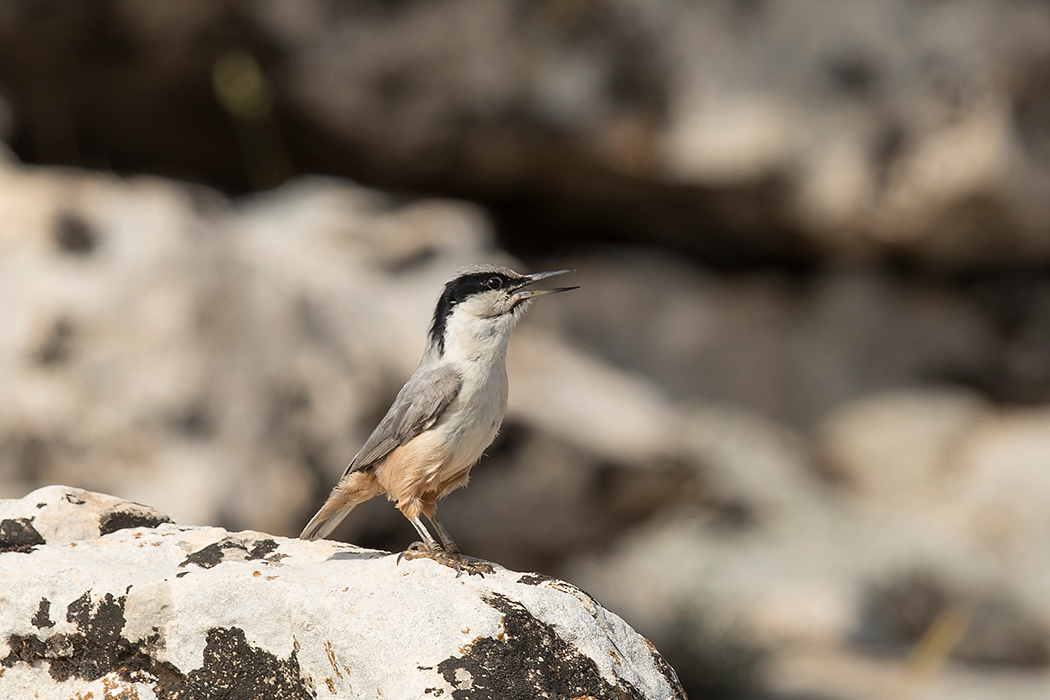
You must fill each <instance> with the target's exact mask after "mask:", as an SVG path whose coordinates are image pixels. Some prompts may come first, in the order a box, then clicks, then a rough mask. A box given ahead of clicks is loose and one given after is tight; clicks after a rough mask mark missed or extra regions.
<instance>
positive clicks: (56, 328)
mask: <svg viewBox="0 0 1050 700" xmlns="http://www.w3.org/2000/svg"><path fill="white" fill-rule="evenodd" d="M73 336H74V329H73V323H72V322H71V321H70V320H69V319H68V318H60V319H58V320H57V321H55V323H54V325H53V326H51V332H50V333H49V334H48V336H47V340H45V341H44V343H43V345H41V346H40V347H39V348H38V349H37V351H36V361H37V363H38V364H41V365H44V366H45V367H47V366H56V365H61V364H65V363H66V362H67V361H68V360H69V358H70V357H71V356H72V354H73Z"/></svg>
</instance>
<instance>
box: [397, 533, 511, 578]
mask: <svg viewBox="0 0 1050 700" xmlns="http://www.w3.org/2000/svg"><path fill="white" fill-rule="evenodd" d="M402 559H407V560H408V561H412V560H413V559H433V560H434V561H436V562H437V563H439V564H443V565H445V566H447V567H448V568H450V569H453V570H454V571H455V572H456V578H459V577H460V576H461V575H462V574H463V572H464V571H465V572H466V573H467V574H469V575H471V576H480V577H482V578H485V574H491V573H492V565H491V564H489V563H488V562H485V561H481V560H480V559H473V558H470V557H465V556H463V555H462V554H460V553H459V552H450V551H448V550H445V549H442V548H441V547H429V546H427V545H426V544H424V543H423V542H413V543H412V544H410V545H409V546H408V548H407V549H405V551H403V552H401V553H400V554H398V555H397V563H398V564H400V563H401V560H402Z"/></svg>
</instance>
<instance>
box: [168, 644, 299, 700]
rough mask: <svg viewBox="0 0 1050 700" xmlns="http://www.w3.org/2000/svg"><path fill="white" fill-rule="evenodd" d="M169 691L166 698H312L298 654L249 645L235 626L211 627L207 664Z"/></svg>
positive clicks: (295, 699) (277, 699) (292, 699)
mask: <svg viewBox="0 0 1050 700" xmlns="http://www.w3.org/2000/svg"><path fill="white" fill-rule="evenodd" d="M171 690H172V692H168V693H165V694H161V693H159V692H158V693H157V697H158V698H162V700H191V699H193V700H196V699H197V698H201V699H202V700H203V699H204V698H230V699H231V700H233V699H234V698H238V699H239V698H244V699H245V700H247V699H248V698H267V699H268V700H312V698H313V697H314V695H313V693H311V692H310V690H309V688H308V687H307V682H306V681H305V680H304V679H303V677H302V673H301V672H300V669H299V660H298V658H297V653H296V652H295V651H292V654H291V656H289V657H288V658H287V659H279V658H277V657H276V656H274V655H273V654H271V653H269V652H268V651H265V650H263V649H258V648H256V647H253V646H251V645H250V644H248V642H247V640H246V639H245V637H244V631H243V630H241V629H239V628H237V627H231V628H229V629H226V628H222V627H213V628H212V629H210V630H208V636H207V645H206V646H205V647H204V666H202V667H201V668H199V669H197V670H196V671H192V672H190V674H189V675H188V676H187V677H186V680H185V683H184V684H182V685H181V687H179V688H174V689H171Z"/></svg>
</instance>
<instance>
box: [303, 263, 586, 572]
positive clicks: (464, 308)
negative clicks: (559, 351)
mask: <svg viewBox="0 0 1050 700" xmlns="http://www.w3.org/2000/svg"><path fill="white" fill-rule="evenodd" d="M566 272H572V270H555V271H553V272H540V273H537V274H534V275H520V274H518V273H517V272H514V271H513V270H508V269H507V268H505V267H500V266H498V265H472V266H470V267H465V268H463V269H461V270H459V271H458V272H457V273H456V275H455V276H454V277H453V278H452V279H451V280H449V281H448V282H447V283H446V284H445V288H444V290H443V291H442V292H441V297H440V298H439V299H438V303H437V308H436V309H435V310H434V320H433V321H432V322H431V324H430V333H429V335H428V337H427V346H426V350H425V351H424V353H423V359H422V360H421V361H420V363H419V367H417V368H416V371H415V372H413V373H412V376H411V377H409V379H408V382H407V383H406V384H405V386H404V387H402V389H401V391H400V392H398V394H397V398H396V399H394V403H393V405H392V406H391V407H390V410H388V411H387V413H386V416H384V417H383V420H382V421H380V423H379V425H378V426H377V427H376V429H375V430H373V431H372V434H371V435H370V436H369V438H368V440H367V441H366V442H365V445H364V447H362V448H361V451H360V452H358V453H357V456H355V457H354V459H353V461H352V462H350V466H348V467H347V468H346V471H345V472H343V476H342V478H341V479H340V480H339V483H338V484H336V486H335V488H334V489H332V493H331V495H329V496H328V500H327V501H325V504H324V505H323V506H322V507H321V510H319V511H317V514H316V515H314V517H313V518H312V519H311V520H310V522H309V523H307V525H306V528H305V529H304V530H303V532H302V534H301V535H299V537H301V538H302V539H304V540H316V539H319V538H321V537H325V536H327V535H328V534H330V533H331V532H332V530H334V529H335V527H336V525H338V524H339V523H340V521H342V519H343V518H344V517H346V515H347V514H348V513H349V512H350V511H351V510H352V509H353V507H354V506H356V505H357V504H358V503H363V502H364V501H367V500H368V499H370V498H372V497H373V496H376V495H378V494H381V493H385V494H386V496H387V498H389V499H390V500H392V501H395V502H396V506H397V509H398V510H400V511H401V513H402V514H403V515H404V516H405V517H406V518H408V520H409V521H410V522H411V523H412V525H413V526H414V527H415V528H416V531H417V532H418V533H419V536H420V537H422V538H423V541H422V542H416V543H414V544H413V545H411V546H410V547H409V548H408V549H407V550H406V551H405V552H404V553H402V554H401V556H402V557H405V558H406V559H415V558H418V557H427V558H430V559H434V560H435V561H438V562H440V563H442V564H444V565H446V566H449V567H451V568H453V569H455V570H456V575H457V576H459V575H460V573H461V572H463V571H466V572H468V573H470V574H482V573H487V572H490V571H492V568H491V567H490V566H489V565H488V564H486V563H484V562H482V561H478V560H474V559H468V558H467V557H464V556H463V555H462V554H461V553H460V551H459V548H458V547H457V546H456V543H455V542H453V541H452V538H451V537H449V534H448V532H447V531H446V530H445V528H444V527H443V526H442V525H441V523H440V522H438V521H437V519H436V517H435V511H436V508H437V501H438V499H440V498H443V497H445V496H446V495H448V494H449V493H451V492H452V491H454V490H455V489H458V488H459V487H461V486H465V485H466V484H467V480H468V479H469V477H470V468H471V467H473V466H474V464H475V463H477V461H478V460H479V459H480V458H481V453H482V452H483V451H484V450H485V448H486V447H488V446H489V445H490V444H492V441H493V440H494V439H495V437H496V434H497V433H498V432H499V427H500V424H501V423H502V422H503V414H504V413H505V412H506V410H507V341H508V340H509V339H510V332H511V330H513V328H514V326H515V324H517V322H518V319H520V318H521V316H522V314H524V313H525V310H526V309H527V308H528V307H529V304H530V303H531V300H532V299H533V298H535V297H538V296H541V295H544V294H555V293H558V292H567V291H569V290H571V289H577V287H559V288H555V289H525V287H528V286H529V285H531V284H533V283H534V282H538V281H539V280H543V279H547V278H548V277H554V276H555V275H561V274H564V273H566ZM420 515H425V516H427V519H428V520H429V521H430V523H431V524H432V525H433V527H434V532H435V534H437V539H435V538H434V537H433V535H431V533H430V532H429V531H428V530H427V528H426V527H425V526H424V525H423V521H422V520H420V519H419V516H420ZM400 558H401V557H398V561H400Z"/></svg>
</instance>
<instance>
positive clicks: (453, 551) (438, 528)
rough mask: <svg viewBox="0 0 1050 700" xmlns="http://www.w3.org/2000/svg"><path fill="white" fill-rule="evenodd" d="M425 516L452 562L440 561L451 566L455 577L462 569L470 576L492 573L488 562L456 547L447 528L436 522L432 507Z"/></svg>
mask: <svg viewBox="0 0 1050 700" xmlns="http://www.w3.org/2000/svg"><path fill="white" fill-rule="evenodd" d="M426 516H427V520H429V521H430V524H431V525H433V526H434V531H435V532H437V536H438V538H439V539H440V540H441V546H442V547H443V548H444V550H445V553H446V554H447V558H448V559H449V560H450V561H451V562H454V563H452V564H450V563H448V562H445V561H442V563H443V564H445V565H446V566H452V568H453V569H455V570H456V576H457V577H458V576H459V574H460V573H461V572H463V571H466V572H467V573H468V574H470V575H471V576H473V575H474V574H477V575H478V576H484V575H485V574H491V573H492V566H491V565H489V563H488V562H484V561H481V560H480V559H473V558H471V557H467V556H464V555H463V554H462V553H460V551H459V547H457V546H456V543H455V542H453V541H452V536H451V535H449V534H448V530H446V529H445V526H444V525H442V524H441V523H440V522H438V519H437V518H436V517H434V509H433V508H431V509H430V511H429V512H428V513H426Z"/></svg>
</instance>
